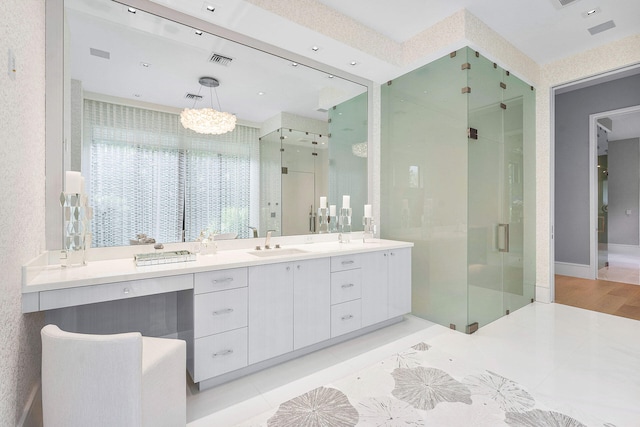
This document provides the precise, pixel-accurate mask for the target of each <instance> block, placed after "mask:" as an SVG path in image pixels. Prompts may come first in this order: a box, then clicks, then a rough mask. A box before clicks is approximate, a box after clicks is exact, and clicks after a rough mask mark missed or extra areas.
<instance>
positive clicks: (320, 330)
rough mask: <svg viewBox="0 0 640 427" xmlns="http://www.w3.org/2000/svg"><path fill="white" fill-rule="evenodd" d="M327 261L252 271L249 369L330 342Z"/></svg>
mask: <svg viewBox="0 0 640 427" xmlns="http://www.w3.org/2000/svg"><path fill="white" fill-rule="evenodd" d="M329 281H330V278H329V259H328V258H319V259H312V260H305V261H296V262H287V263H278V264H270V265H262V266H256V267H250V268H249V322H248V323H249V364H252V363H257V362H261V361H263V360H267V359H270V358H272V357H276V356H279V355H282V354H284V353H288V352H291V351H293V350H297V349H300V348H303V347H306V346H309V345H311V344H315V343H318V342H321V341H324V340H327V339H329V338H330V320H329V314H330V312H329V305H330V287H329Z"/></svg>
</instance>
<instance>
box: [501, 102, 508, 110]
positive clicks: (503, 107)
mask: <svg viewBox="0 0 640 427" xmlns="http://www.w3.org/2000/svg"><path fill="white" fill-rule="evenodd" d="M500 108H502V109H503V110H506V109H507V104H503V103H502V102H501V103H500Z"/></svg>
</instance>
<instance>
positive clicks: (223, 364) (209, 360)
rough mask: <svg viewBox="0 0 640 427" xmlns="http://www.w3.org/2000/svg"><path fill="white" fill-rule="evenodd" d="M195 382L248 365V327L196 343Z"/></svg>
mask: <svg viewBox="0 0 640 427" xmlns="http://www.w3.org/2000/svg"><path fill="white" fill-rule="evenodd" d="M193 352H194V371H195V372H194V377H195V378H193V381H194V382H200V381H203V380H206V379H209V378H213V377H215V376H217V375H222V374H225V373H227V372H231V371H235V370H236V369H240V368H244V367H245V366H247V328H240V329H234V330H233V331H228V332H223V333H221V334H216V335H210V336H208V337H203V338H197V339H196V340H195V343H194V351H193Z"/></svg>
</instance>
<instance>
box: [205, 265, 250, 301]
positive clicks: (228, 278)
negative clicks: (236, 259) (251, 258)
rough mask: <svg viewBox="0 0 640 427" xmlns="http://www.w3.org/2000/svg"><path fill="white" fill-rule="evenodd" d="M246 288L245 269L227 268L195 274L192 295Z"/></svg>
mask: <svg viewBox="0 0 640 427" xmlns="http://www.w3.org/2000/svg"><path fill="white" fill-rule="evenodd" d="M246 286H247V269H246V268H229V269H226V270H216V271H207V272H204V273H196V274H195V281H194V286H193V288H194V293H195V294H196V295H197V294H202V293H205V292H214V291H223V290H225V289H235V288H244V287H246Z"/></svg>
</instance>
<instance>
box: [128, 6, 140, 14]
mask: <svg viewBox="0 0 640 427" xmlns="http://www.w3.org/2000/svg"><path fill="white" fill-rule="evenodd" d="M127 11H129V12H130V13H136V12H137V11H138V10H137V9H135V8H133V7H128V8H127Z"/></svg>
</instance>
